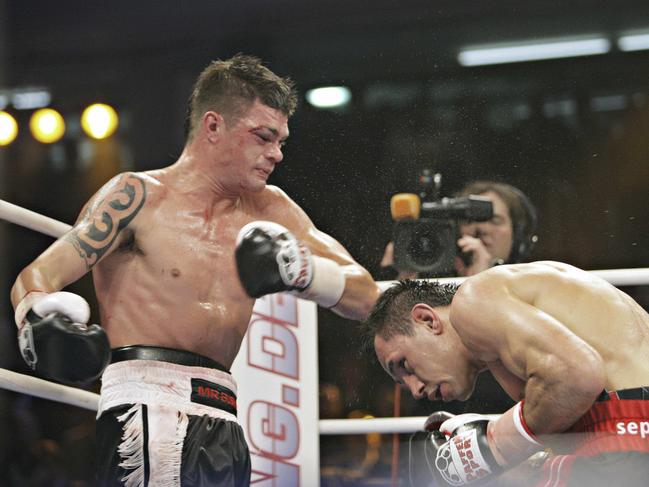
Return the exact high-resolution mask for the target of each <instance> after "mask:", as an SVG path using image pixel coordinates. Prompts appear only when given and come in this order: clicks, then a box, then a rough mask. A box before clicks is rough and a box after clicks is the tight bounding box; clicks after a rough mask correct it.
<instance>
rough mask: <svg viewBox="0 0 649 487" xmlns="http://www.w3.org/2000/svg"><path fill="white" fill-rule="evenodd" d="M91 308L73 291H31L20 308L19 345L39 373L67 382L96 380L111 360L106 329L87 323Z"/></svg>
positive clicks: (76, 383)
mask: <svg viewBox="0 0 649 487" xmlns="http://www.w3.org/2000/svg"><path fill="white" fill-rule="evenodd" d="M89 318H90V307H89V306H88V303H87V302H86V300H85V299H83V298H82V297H81V296H78V295H76V294H73V293H69V292H65V291H61V292H55V293H51V294H48V293H43V292H31V293H29V294H28V295H27V296H25V298H23V300H22V301H21V302H20V303H19V304H18V306H17V307H16V324H17V325H18V330H19V331H18V346H19V348H20V353H21V354H22V356H23V358H24V359H25V362H27V364H28V365H29V366H30V367H31V368H32V369H33V370H34V371H35V372H36V373H37V374H39V375H42V376H44V377H47V378H48V379H53V380H56V381H58V382H62V383H65V384H74V385H79V384H84V383H88V382H92V381H94V380H96V379H97V378H98V377H99V376H100V375H101V373H102V372H103V370H104V368H105V367H106V366H107V365H108V362H109V361H110V345H109V342H108V337H107V336H106V332H105V331H104V330H103V329H102V328H101V327H99V326H98V325H90V326H88V325H87V322H88V319H89Z"/></svg>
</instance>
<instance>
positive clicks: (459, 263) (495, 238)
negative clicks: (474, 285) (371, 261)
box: [381, 181, 537, 279]
mask: <svg viewBox="0 0 649 487" xmlns="http://www.w3.org/2000/svg"><path fill="white" fill-rule="evenodd" d="M468 195H476V196H483V197H485V198H488V199H489V200H491V202H492V204H493V217H492V218H491V219H490V220H488V221H485V222H463V223H461V224H460V225H459V231H460V237H459V238H458V240H457V246H458V253H460V254H463V255H464V256H465V257H464V258H462V257H460V256H458V257H456V258H455V271H456V275H457V276H472V275H474V274H477V273H479V272H482V271H484V270H486V269H489V268H490V267H493V266H494V265H499V264H505V263H508V264H511V263H516V262H521V261H523V260H524V259H525V258H527V256H528V255H529V254H530V253H531V251H532V248H533V246H534V244H535V243H536V240H537V236H536V233H535V232H536V225H537V216H536V210H535V209H534V207H533V205H532V204H531V203H530V201H529V199H528V198H527V197H526V196H525V195H524V194H523V193H522V192H521V191H520V190H519V189H517V188H515V187H514V186H511V185H509V184H506V183H501V182H496V181H474V182H471V183H469V184H468V185H466V186H465V187H464V188H462V189H461V190H460V191H458V192H457V193H456V194H455V195H454V196H455V197H464V196H468ZM393 264H394V244H393V242H390V243H388V245H387V246H386V249H385V253H384V255H383V259H382V260H381V267H382V268H386V267H392V266H393ZM396 270H397V272H398V275H397V278H398V279H406V278H408V279H414V278H417V277H439V276H427V275H423V274H422V275H420V274H419V273H417V272H416V271H413V270H406V269H396Z"/></svg>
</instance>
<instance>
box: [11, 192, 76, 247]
mask: <svg viewBox="0 0 649 487" xmlns="http://www.w3.org/2000/svg"><path fill="white" fill-rule="evenodd" d="M0 219H2V220H7V221H8V222H11V223H15V224H16V225H20V226H22V227H27V228H30V229H32V230H35V231H36V232H40V233H44V234H45V235H49V236H50V237H56V238H58V237H60V236H61V235H63V234H64V233H66V232H67V231H68V230H70V228H72V227H71V226H70V225H67V224H65V223H63V222H60V221H58V220H55V219H53V218H49V217H47V216H43V215H40V214H38V213H36V212H35V211H31V210H27V209H25V208H23V207H21V206H18V205H14V204H12V203H8V202H6V201H5V200H0Z"/></svg>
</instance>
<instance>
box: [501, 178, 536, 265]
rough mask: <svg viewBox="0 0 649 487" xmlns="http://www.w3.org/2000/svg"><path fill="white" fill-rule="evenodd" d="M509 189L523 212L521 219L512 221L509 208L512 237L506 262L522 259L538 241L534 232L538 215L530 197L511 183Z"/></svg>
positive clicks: (512, 262) (515, 261)
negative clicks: (510, 248)
mask: <svg viewBox="0 0 649 487" xmlns="http://www.w3.org/2000/svg"><path fill="white" fill-rule="evenodd" d="M509 189H510V190H511V191H512V192H513V193H514V194H515V195H516V197H517V198H518V200H519V201H520V203H521V209H522V210H523V214H524V218H523V219H522V221H514V218H513V215H511V212H512V211H511V208H510V209H509V213H510V217H511V218H512V230H513V239H512V250H511V252H510V254H509V259H508V260H507V262H508V263H511V264H514V263H517V262H521V261H523V260H524V259H525V258H526V257H527V256H528V255H530V254H531V253H532V250H533V249H534V246H535V245H536V243H537V242H538V241H539V236H538V235H537V234H536V229H537V226H538V215H537V212H536V208H535V207H534V205H533V204H532V202H531V201H530V199H529V198H528V197H527V196H525V194H524V193H523V192H522V191H521V190H520V189H518V188H515V187H513V186H511V185H510V188H509Z"/></svg>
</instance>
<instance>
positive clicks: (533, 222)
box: [456, 181, 538, 264]
mask: <svg viewBox="0 0 649 487" xmlns="http://www.w3.org/2000/svg"><path fill="white" fill-rule="evenodd" d="M490 191H491V192H493V193H495V194H497V195H498V196H499V197H500V198H501V199H502V200H503V202H504V203H505V204H506V205H507V208H508V210H509V216H510V219H511V222H512V238H513V242H512V250H511V252H510V254H509V258H508V259H507V263H508V264H513V263H516V262H521V261H523V259H525V258H526V257H527V256H528V255H529V254H530V253H531V252H532V248H533V247H534V244H535V243H536V241H537V240H538V237H537V235H536V228H537V220H538V217H537V214H536V209H535V208H534V206H533V205H532V203H531V202H530V200H529V199H528V198H527V196H525V194H524V193H523V192H522V191H521V190H519V189H518V188H515V187H514V186H512V185H510V184H507V183H501V182H498V181H473V182H471V183H469V184H467V185H466V186H464V187H463V188H462V189H461V190H460V191H458V192H457V193H456V196H457V197H462V196H469V195H472V194H473V195H481V194H484V193H487V192H490Z"/></svg>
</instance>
